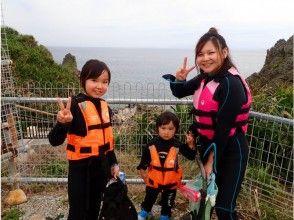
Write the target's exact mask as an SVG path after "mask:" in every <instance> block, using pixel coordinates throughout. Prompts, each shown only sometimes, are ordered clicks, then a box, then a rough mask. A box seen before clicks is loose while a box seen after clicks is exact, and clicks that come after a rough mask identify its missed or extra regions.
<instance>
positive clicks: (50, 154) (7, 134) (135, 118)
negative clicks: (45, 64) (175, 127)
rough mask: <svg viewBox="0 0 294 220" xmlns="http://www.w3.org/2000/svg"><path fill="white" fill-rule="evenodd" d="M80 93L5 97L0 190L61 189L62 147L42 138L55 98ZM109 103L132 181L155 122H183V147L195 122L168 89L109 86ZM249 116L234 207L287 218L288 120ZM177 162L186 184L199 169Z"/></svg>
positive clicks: (43, 89)
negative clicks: (166, 117) (246, 153)
mask: <svg viewBox="0 0 294 220" xmlns="http://www.w3.org/2000/svg"><path fill="white" fill-rule="evenodd" d="M78 88H79V87H78V86H77V85H66V86H65V85H55V86H54V85H52V84H45V85H42V83H40V84H27V85H22V86H18V87H17V89H16V92H17V96H13V95H10V96H4V97H2V103H1V104H2V105H1V112H2V116H1V120H2V121H1V122H2V123H1V124H2V127H1V135H2V146H1V165H2V172H1V173H2V174H1V175H2V184H8V185H9V184H15V182H17V183H18V184H19V185H20V186H23V187H25V186H28V185H32V184H49V183H50V184H55V185H56V186H62V185H64V183H66V182H67V160H66V156H65V144H63V145H62V146H58V147H52V146H50V144H49V143H48V140H47V135H48V133H49V131H50V129H51V128H52V127H53V126H54V123H55V120H56V116H55V115H56V113H57V111H58V105H57V97H64V98H63V100H66V98H65V97H68V96H70V95H73V94H77V93H78V92H80V90H79V89H78ZM150 97H153V98H150ZM106 99H107V100H108V102H109V103H110V106H111V108H112V109H113V112H114V115H113V118H112V119H113V127H114V133H115V149H116V154H117V157H118V160H119V163H120V166H121V169H122V170H123V171H125V172H126V174H127V177H128V181H129V182H131V183H140V182H142V181H140V179H139V176H138V175H137V172H136V166H137V165H138V163H139V161H140V156H141V150H142V146H144V144H146V143H147V141H148V140H149V139H150V138H151V137H152V135H153V134H154V128H155V127H154V126H155V119H156V116H157V115H158V114H159V113H160V112H161V111H163V110H167V109H169V110H171V111H174V112H175V113H176V114H177V115H178V117H179V118H180V121H181V128H180V131H179V133H178V138H179V139H180V140H182V141H184V137H185V132H186V131H187V129H188V127H189V125H190V124H191V123H192V115H191V114H189V112H190V110H191V108H192V100H191V98H188V99H182V100H178V99H175V98H173V97H172V96H171V94H170V93H169V88H168V85H166V84H159V85H150V84H147V85H145V86H144V85H143V84H136V85H130V84H124V85H120V84H119V83H113V84H112V86H111V88H110V91H109V93H108V95H107V97H106ZM265 104H266V103H265ZM279 108H281V109H283V110H284V111H287V112H290V114H291V115H292V118H293V110H292V109H285V108H283V107H279ZM253 109H254V105H253ZM250 114H251V117H250V122H249V131H248V134H247V137H248V142H249V146H250V157H249V161H248V168H247V172H246V178H245V181H244V184H243V188H242V192H241V195H240V198H239V200H242V201H243V202H244V201H245V204H246V203H247V202H248V204H249V206H248V207H246V208H247V209H251V210H252V209H256V210H255V211H256V212H257V213H258V212H261V211H260V210H263V209H265V208H266V207H267V208H270V209H273V210H275V212H278V213H280V214H279V215H281V216H282V217H283V218H282V219H288V218H289V219H290V218H291V217H292V216H293V120H292V118H291V119H289V118H283V117H280V116H273V115H268V114H265V113H262V112H255V111H251V113H250ZM12 158H13V159H12ZM181 162H182V164H183V168H184V171H185V175H184V179H192V178H193V177H194V176H195V174H196V173H197V172H198V167H197V165H196V163H194V162H191V161H186V160H185V159H182V161H181ZM11 167H14V169H11ZM243 204H244V203H243ZM246 208H245V209H246Z"/></svg>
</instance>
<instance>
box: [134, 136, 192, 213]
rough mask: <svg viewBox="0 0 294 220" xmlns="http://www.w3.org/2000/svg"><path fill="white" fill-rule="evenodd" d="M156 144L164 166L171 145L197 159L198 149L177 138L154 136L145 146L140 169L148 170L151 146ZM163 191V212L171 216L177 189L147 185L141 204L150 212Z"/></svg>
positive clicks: (186, 155) (189, 157)
mask: <svg viewBox="0 0 294 220" xmlns="http://www.w3.org/2000/svg"><path fill="white" fill-rule="evenodd" d="M151 145H155V146H156V150H157V152H158V154H159V159H160V163H161V165H162V166H163V165H164V162H165V159H166V156H167V153H168V152H169V150H170V148H171V147H173V146H174V147H176V148H179V152H180V153H181V154H182V155H183V156H185V157H186V158H188V159H189V160H193V159H195V155H196V151H195V150H191V149H190V148H189V146H188V145H187V144H182V143H180V142H179V141H177V140H176V139H174V138H173V139H171V140H163V139H162V138H160V137H159V136H157V137H154V138H153V139H152V140H151V141H150V142H149V143H148V144H147V145H146V146H145V147H144V148H143V152H142V157H141V162H140V164H139V166H138V167H137V169H138V170H140V169H143V170H146V169H147V168H148V166H149V165H150V162H151V155H150V150H149V146H151ZM160 192H161V207H162V209H161V214H162V215H168V216H171V209H172V207H173V205H174V201H175V197H176V189H165V190H160V189H156V188H153V187H150V186H146V195H145V198H144V201H143V202H142V204H141V207H142V208H143V209H144V210H145V211H147V212H150V211H151V209H152V206H153V205H154V203H155V201H156V198H157V196H158V194H159V193H160Z"/></svg>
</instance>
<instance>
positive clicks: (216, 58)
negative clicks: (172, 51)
mask: <svg viewBox="0 0 294 220" xmlns="http://www.w3.org/2000/svg"><path fill="white" fill-rule="evenodd" d="M227 51H228V50H227V48H225V49H222V50H221V51H219V50H218V49H217V48H216V47H215V46H214V44H213V42H212V41H211V40H209V41H207V42H206V43H205V44H204V45H203V47H202V49H201V50H200V51H199V53H198V54H197V56H196V64H197V65H198V67H199V68H200V69H201V70H202V71H203V72H204V73H215V72H217V71H218V70H219V69H220V68H221V67H222V65H223V63H224V59H225V58H226V56H227Z"/></svg>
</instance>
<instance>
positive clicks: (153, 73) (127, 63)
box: [48, 47, 266, 98]
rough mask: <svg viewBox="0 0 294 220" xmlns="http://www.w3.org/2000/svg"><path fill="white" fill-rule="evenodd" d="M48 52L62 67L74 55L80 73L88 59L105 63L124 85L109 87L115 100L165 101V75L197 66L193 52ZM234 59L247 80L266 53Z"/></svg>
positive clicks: (101, 49)
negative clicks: (64, 59) (186, 62)
mask: <svg viewBox="0 0 294 220" xmlns="http://www.w3.org/2000/svg"><path fill="white" fill-rule="evenodd" d="M48 49H49V50H50V52H51V53H52V55H53V58H54V60H55V62H57V63H59V64H61V63H62V61H63V58H64V56H65V55H66V54H68V53H70V54H72V55H74V56H75V58H76V61H77V68H78V69H79V70H81V69H82V66H83V65H84V64H85V62H86V61H87V60H89V59H98V60H101V61H103V62H105V63H106V64H107V65H108V67H109V68H110V71H111V84H112V85H124V86H117V87H116V88H114V86H112V87H111V88H110V93H111V94H110V95H109V96H111V97H113V98H118V96H119V97H121V96H127V97H128V98H131V97H132V98H150V97H151V98H162V97H166V96H170V92H169V91H168V90H169V86H168V82H167V81H165V80H164V79H163V78H162V75H164V74H174V73H175V72H176V70H177V69H178V68H179V67H181V65H182V64H183V59H184V57H188V66H193V64H194V50H193V49H191V50H189V49H159V48H154V49H151V48H104V47H48ZM231 57H232V59H233V62H234V63H235V65H236V66H237V67H238V69H239V71H240V73H241V74H242V75H243V76H244V77H245V78H246V77H248V76H250V75H251V74H252V73H254V72H259V71H260V70H261V68H262V67H263V64H264V61H265V57H266V51H265V50H259V51H253V50H231ZM196 74H197V72H196V70H193V71H192V72H191V73H190V74H189V77H188V79H189V78H192V77H193V76H195V75H196ZM126 85H127V86H126ZM146 85H152V86H154V87H152V86H151V87H150V88H149V89H148V88H147V90H148V91H147V92H146V91H144V92H143V90H144V89H146ZM147 87H148V86H147ZM159 87H161V89H159ZM118 88H119V89H118ZM117 90H119V91H117ZM121 90H122V91H121ZM126 90H127V91H126ZM159 90H162V91H159ZM146 93H148V95H146ZM149 93H150V94H149ZM126 94H127V95H126Z"/></svg>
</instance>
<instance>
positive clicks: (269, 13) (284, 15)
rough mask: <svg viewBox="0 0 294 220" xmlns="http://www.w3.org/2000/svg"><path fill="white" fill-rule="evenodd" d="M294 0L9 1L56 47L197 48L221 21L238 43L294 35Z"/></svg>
mask: <svg viewBox="0 0 294 220" xmlns="http://www.w3.org/2000/svg"><path fill="white" fill-rule="evenodd" d="M292 2H293V1H292V0H283V1H280V2H279V4H278V3H277V2H276V1H275V0H267V1H264V0H258V1H256V0H247V1H238V2H237V1H236V0H235V1H233V0H222V1H219V0H210V1H195V0H161V1H158V0H149V1H147V0H140V1H136V0H99V1H96V0H71V1H67V0H42V1H39V0H4V2H3V7H4V18H5V23H6V24H7V25H9V26H11V27H13V28H15V29H16V30H18V31H19V32H21V33H24V34H31V35H33V36H35V38H36V39H37V40H38V41H39V42H40V43H42V44H44V45H50V46H54V45H55V46H107V47H178V48H181V47H185V48H191V47H194V45H195V42H196V40H197V39H198V38H199V37H200V36H201V35H202V34H203V33H205V32H206V31H207V30H208V29H209V27H211V26H215V27H217V28H218V29H219V31H220V33H221V34H223V36H224V37H225V38H226V39H227V41H228V43H229V45H231V46H232V47H234V48H243V49H244V48H249V49H254V48H257V49H258V48H268V47H269V46H272V45H273V43H275V42H276V41H277V40H278V39H280V38H288V37H290V35H292V34H293V27H294V17H293V13H292V11H291V10H292V8H293V5H294V4H293V3H292Z"/></svg>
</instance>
